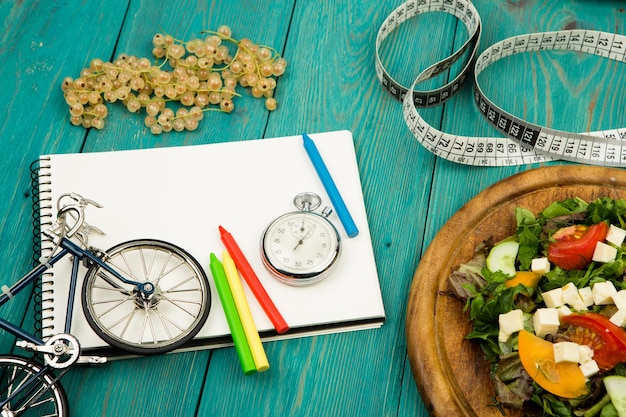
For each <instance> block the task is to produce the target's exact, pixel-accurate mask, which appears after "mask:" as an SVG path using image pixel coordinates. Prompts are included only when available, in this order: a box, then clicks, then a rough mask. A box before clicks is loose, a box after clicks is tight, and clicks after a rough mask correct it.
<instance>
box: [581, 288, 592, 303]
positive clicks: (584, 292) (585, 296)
mask: <svg viewBox="0 0 626 417" xmlns="http://www.w3.org/2000/svg"><path fill="white" fill-rule="evenodd" d="M578 295H580V299H581V300H583V303H585V306H586V307H590V306H592V305H593V291H591V287H584V288H579V289H578Z"/></svg>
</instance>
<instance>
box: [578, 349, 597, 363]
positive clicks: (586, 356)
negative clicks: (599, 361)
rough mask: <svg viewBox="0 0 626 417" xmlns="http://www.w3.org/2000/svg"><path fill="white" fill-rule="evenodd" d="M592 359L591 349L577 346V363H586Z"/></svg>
mask: <svg viewBox="0 0 626 417" xmlns="http://www.w3.org/2000/svg"><path fill="white" fill-rule="evenodd" d="M591 359H593V349H591V348H590V347H589V346H587V345H578V362H579V363H587V362H589V361H590V360H591Z"/></svg>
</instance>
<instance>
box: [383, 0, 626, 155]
mask: <svg viewBox="0 0 626 417" xmlns="http://www.w3.org/2000/svg"><path fill="white" fill-rule="evenodd" d="M435 11H437V12H445V13H449V14H452V15H454V16H455V17H456V18H457V19H459V20H460V21H461V22H463V24H464V25H465V27H466V29H467V31H468V34H469V39H468V40H467V41H466V42H465V43H464V44H463V45H462V46H461V48H459V50H458V51H457V52H455V53H454V54H453V55H451V56H450V57H448V58H446V59H444V60H442V61H440V62H438V63H435V64H434V65H431V66H430V67H428V68H427V69H425V70H424V71H422V72H421V73H420V74H419V75H418V76H417V78H416V79H415V81H414V82H413V84H412V85H411V87H409V88H406V87H404V86H402V85H400V84H399V83H398V82H396V81H395V80H394V79H393V78H392V77H391V76H390V75H389V74H388V73H387V71H386V70H385V68H384V67H383V65H382V63H381V60H380V56H379V53H378V51H379V47H380V45H381V44H382V42H383V41H384V40H385V38H386V37H387V36H388V35H389V34H390V33H392V32H393V31H394V30H395V29H396V28H397V27H399V26H400V25H401V24H402V23H404V22H405V21H407V20H408V19H411V18H413V17H415V16H417V15H418V14H421V13H426V12H435ZM480 33H481V21H480V16H479V15H478V12H477V11H476V8H475V7H474V5H473V4H472V3H471V2H469V1H468V0H409V1H407V2H406V3H404V4H402V5H400V6H399V7H398V8H396V9H395V10H394V11H393V12H392V13H391V14H390V15H389V16H388V17H387V18H386V19H385V21H384V22H383V24H382V26H381V27H380V29H379V31H378V35H377V37H376V74H377V76H378V79H379V80H380V82H381V84H382V85H383V87H384V88H385V89H386V90H387V91H389V93H390V94H391V95H392V96H393V97H395V98H396V99H397V100H399V101H401V102H402V103H403V104H402V109H403V116H404V120H405V121H406V123H407V125H408V127H409V129H410V131H411V132H412V133H413V135H414V136H415V138H416V139H417V140H418V141H419V142H420V143H421V144H422V145H424V146H425V147H426V148H427V149H428V150H429V151H431V152H432V153H434V154H435V155H438V156H440V157H443V158H445V159H447V160H449V161H453V162H457V163H460V164H466V165H478V166H507V165H524V164H530V163H537V162H544V161H550V160H555V159H560V160H566V161H573V162H579V163H584V164H590V165H602V166H613V167H623V166H626V128H619V129H613V130H603V131H601V132H593V133H588V134H577V133H569V132H565V131H560V130H555V129H550V128H547V127H543V126H539V125H536V124H533V123H529V122H527V121H524V120H522V119H520V118H518V117H516V116H513V115H512V114H509V113H507V112H506V111H504V110H502V109H501V108H499V107H498V106H497V105H495V104H494V103H493V102H491V101H490V100H489V99H488V98H487V97H486V96H485V94H484V93H483V91H482V90H481V88H480V85H479V84H478V75H479V74H480V73H481V71H482V70H483V69H485V68H486V67H488V66H489V65H491V64H492V63H494V62H496V61H498V60H499V59H502V58H505V57H508V56H511V55H514V54H519V53H524V52H534V51H540V50H570V51H576V52H582V53H587V54H593V55H598V56H602V57H604V58H607V59H612V60H615V61H619V62H626V37H625V36H622V35H617V34H613V33H607V32H600V31H593V30H565V31H557V32H541V33H531V34H525V35H520V36H514V37H511V38H507V39H505V40H502V41H500V42H497V43H495V44H493V45H491V46H490V47H489V48H487V49H486V50H485V51H484V52H483V53H482V54H480V56H478V58H476V54H477V52H478V45H479V41H480ZM467 51H469V53H468V54H466V52H467ZM463 56H465V57H467V61H466V63H465V64H464V66H463V68H462V69H461V70H460V71H459V74H458V75H457V76H456V77H455V78H454V79H453V80H452V81H450V82H449V83H447V84H446V85H444V86H442V87H440V88H438V89H436V90H428V91H419V90H416V89H415V88H416V86H417V84H419V83H421V82H423V81H426V80H428V79H430V78H432V77H434V76H436V75H437V74H439V73H441V72H443V71H445V70H447V69H448V68H450V67H451V66H452V64H453V63H454V62H456V61H457V60H459V59H460V58H461V57H463ZM472 70H473V71H474V100H475V102H476V104H477V106H478V109H479V110H480V112H481V113H482V115H483V116H484V117H485V118H486V120H487V121H488V122H489V123H491V124H492V125H493V126H494V127H495V128H496V129H497V130H498V131H500V132H501V133H503V134H504V135H505V136H506V137H504V138H484V137H471V136H457V135H453V134H448V133H444V132H441V131H439V130H437V129H435V128H434V127H432V126H430V125H429V124H428V123H427V122H426V121H425V120H424V119H423V118H422V117H421V116H420V114H419V112H418V111H417V107H427V106H434V105H438V104H442V103H443V102H444V101H446V100H447V99H449V98H450V97H452V96H453V95H454V93H456V92H457V91H458V90H459V89H460V87H461V85H462V84H463V82H464V81H465V79H466V78H467V77H468V76H469V75H470V73H471V72H472Z"/></svg>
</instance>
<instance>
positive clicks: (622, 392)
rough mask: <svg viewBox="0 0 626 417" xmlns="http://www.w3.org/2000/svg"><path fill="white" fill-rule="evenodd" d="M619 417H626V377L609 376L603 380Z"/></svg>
mask: <svg viewBox="0 0 626 417" xmlns="http://www.w3.org/2000/svg"><path fill="white" fill-rule="evenodd" d="M602 381H603V382H604V387H605V388H606V392H607V393H608V394H609V398H610V399H611V402H612V403H613V407H615V409H616V410H617V415H618V416H619V417H626V376H619V375H609V376H606V377H604V379H603V380H602Z"/></svg>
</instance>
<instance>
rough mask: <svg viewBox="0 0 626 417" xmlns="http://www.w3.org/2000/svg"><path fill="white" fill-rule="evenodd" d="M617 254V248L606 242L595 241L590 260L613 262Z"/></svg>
mask: <svg viewBox="0 0 626 417" xmlns="http://www.w3.org/2000/svg"><path fill="white" fill-rule="evenodd" d="M616 256H617V249H615V248H614V247H613V246H611V245H607V244H606V243H602V242H598V243H596V249H595V250H594V251H593V256H592V257H591V260H592V261H594V262H603V263H607V262H613V261H614V260H615V257H616Z"/></svg>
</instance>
